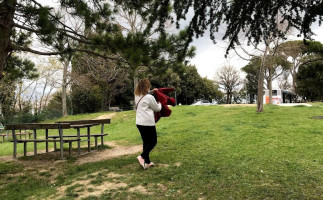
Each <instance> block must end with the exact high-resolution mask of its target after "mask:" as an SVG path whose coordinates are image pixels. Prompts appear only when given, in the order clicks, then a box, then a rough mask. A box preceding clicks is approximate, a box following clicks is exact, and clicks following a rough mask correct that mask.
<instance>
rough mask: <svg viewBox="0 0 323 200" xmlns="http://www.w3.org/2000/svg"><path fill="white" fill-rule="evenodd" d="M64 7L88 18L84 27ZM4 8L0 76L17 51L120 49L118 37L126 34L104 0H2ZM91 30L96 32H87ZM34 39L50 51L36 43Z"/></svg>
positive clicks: (0, 18)
mask: <svg viewBox="0 0 323 200" xmlns="http://www.w3.org/2000/svg"><path fill="white" fill-rule="evenodd" d="M62 9H63V10H66V11H67V12H65V15H67V14H68V15H70V16H72V17H73V18H74V19H75V20H79V21H82V22H84V27H83V30H81V31H80V30H77V29H73V28H72V27H71V26H69V23H68V22H66V23H65V22H64V20H62V18H63V16H62V13H61V12H60V10H62ZM0 10H1V12H0V13H1V14H0V80H1V79H2V78H3V76H4V75H5V74H4V73H3V70H4V69H5V68H6V67H7V63H8V60H9V59H11V57H12V53H13V52H32V53H34V54H39V55H59V54H69V53H73V52H76V51H81V52H88V53H91V54H96V55H98V53H96V49H98V48H103V49H105V50H106V51H111V52H116V51H117V49H118V48H117V47H118V45H116V43H117V41H118V38H122V33H121V32H120V31H119V28H118V27H117V26H116V25H115V24H114V23H111V18H110V17H111V13H112V10H111V8H110V5H109V4H104V3H102V1H100V0H91V1H87V0H61V1H60V3H59V8H58V9H55V8H53V7H49V6H43V3H40V2H39V1H37V0H2V1H1V2H0ZM84 30H85V32H84ZM87 30H90V31H91V30H95V32H94V33H93V34H86V31H87ZM31 41H33V42H35V43H39V44H42V45H43V47H45V48H46V49H47V51H43V50H41V49H36V48H35V47H32V46H31V44H32V42H31ZM72 43H77V44H78V45H77V46H75V45H72ZM42 49H44V48H42ZM110 59H117V58H110Z"/></svg>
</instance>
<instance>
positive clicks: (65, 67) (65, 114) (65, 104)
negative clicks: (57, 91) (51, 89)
mask: <svg viewBox="0 0 323 200" xmlns="http://www.w3.org/2000/svg"><path fill="white" fill-rule="evenodd" d="M69 63H70V60H69V59H66V60H65V61H64V69H63V81H62V111H63V116H64V117H65V116H67V115H68V113H67V103H66V90H67V69H68V65H69Z"/></svg>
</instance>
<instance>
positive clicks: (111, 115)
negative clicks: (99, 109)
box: [95, 113, 117, 119]
mask: <svg viewBox="0 0 323 200" xmlns="http://www.w3.org/2000/svg"><path fill="white" fill-rule="evenodd" d="M116 114H117V113H109V114H105V115H100V116H98V117H96V118H95V119H109V118H110V119H111V118H112V117H114V116H115V115H116Z"/></svg>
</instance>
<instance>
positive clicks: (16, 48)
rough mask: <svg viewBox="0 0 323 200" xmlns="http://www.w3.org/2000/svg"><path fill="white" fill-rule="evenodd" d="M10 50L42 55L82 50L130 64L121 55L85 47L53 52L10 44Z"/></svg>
mask: <svg viewBox="0 0 323 200" xmlns="http://www.w3.org/2000/svg"><path fill="white" fill-rule="evenodd" d="M11 50H12V51H25V52H30V53H34V54H37V55H43V56H53V55H62V54H67V53H74V52H84V53H88V54H91V55H94V56H98V57H101V58H104V59H107V60H114V61H120V62H123V63H127V64H130V63H129V62H128V61H126V60H125V59H124V58H122V57H121V56H116V57H110V56H106V55H102V54H99V53H96V52H93V51H90V50H87V49H68V50H64V51H53V52H43V51H37V50H34V49H31V48H29V47H21V46H17V45H11Z"/></svg>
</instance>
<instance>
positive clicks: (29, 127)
mask: <svg viewBox="0 0 323 200" xmlns="http://www.w3.org/2000/svg"><path fill="white" fill-rule="evenodd" d="M69 128H70V124H66V123H58V124H57V123H54V124H36V123H31V124H8V125H6V127H5V129H6V130H11V131H12V136H13V141H12V142H13V143H14V146H13V157H14V158H16V156H17V144H18V143H23V144H24V156H27V143H28V142H33V143H34V155H37V143H40V142H46V152H48V142H54V143H55V144H56V142H59V143H60V154H61V159H63V150H64V143H69V154H70V155H71V150H72V142H77V141H79V140H80V139H64V138H63V130H64V129H69ZM21 129H26V130H33V139H18V138H17V135H16V133H15V131H16V130H21ZM41 129H42V130H45V134H46V138H45V139H37V130H41ZM49 129H55V130H57V131H58V135H59V139H49V138H48V130H49Z"/></svg>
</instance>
